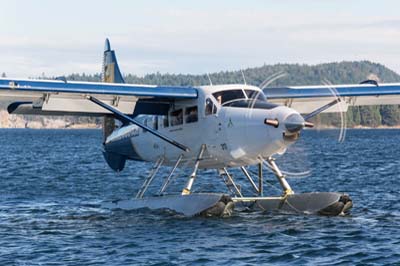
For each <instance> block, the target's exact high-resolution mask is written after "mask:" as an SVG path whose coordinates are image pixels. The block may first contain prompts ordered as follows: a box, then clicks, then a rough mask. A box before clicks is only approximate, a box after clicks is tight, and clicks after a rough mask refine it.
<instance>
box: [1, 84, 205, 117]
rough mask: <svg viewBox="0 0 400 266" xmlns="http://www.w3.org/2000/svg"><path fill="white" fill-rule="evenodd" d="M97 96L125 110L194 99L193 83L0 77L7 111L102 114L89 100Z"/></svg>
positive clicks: (141, 110)
mask: <svg viewBox="0 0 400 266" xmlns="http://www.w3.org/2000/svg"><path fill="white" fill-rule="evenodd" d="M89 96H92V97H96V98H97V99H99V100H100V101H102V102H104V103H105V104H108V105H110V106H113V107H114V108H116V109H118V110H119V111H120V112H122V113H124V114H130V115H131V114H133V113H134V112H135V113H136V114H140V113H150V114H151V113H162V112H163V110H164V111H165V110H166V109H167V107H168V106H169V104H170V103H172V102H174V101H178V100H184V99H196V98H197V96H198V93H197V89H195V88H193V87H173V86H171V87H168V86H152V85H132V84H122V83H93V82H66V81H65V80H27V79H4V78H1V79H0V101H7V102H11V104H10V105H9V106H8V111H9V113H14V114H40V115H46V114H47V115H65V114H68V115H93V116H96V115H103V114H108V113H110V112H109V111H108V110H106V109H104V108H101V107H100V106H99V105H96V104H94V103H93V102H92V101H90V100H88V97H89Z"/></svg>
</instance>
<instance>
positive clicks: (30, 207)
mask: <svg viewBox="0 0 400 266" xmlns="http://www.w3.org/2000/svg"><path fill="white" fill-rule="evenodd" d="M336 136H337V132H335V131H334V130H328V131H306V132H304V134H303V136H302V138H301V140H300V141H299V142H298V143H296V145H294V146H293V147H291V148H290V149H289V150H288V153H287V154H286V155H285V156H283V157H282V158H279V159H278V163H279V164H280V166H281V168H282V169H284V170H288V171H291V172H296V171H297V172H302V171H311V173H310V175H309V176H308V177H304V178H292V179H290V180H289V181H290V183H291V185H292V187H293V189H294V190H295V191H296V192H308V191H341V192H346V193H349V194H350V196H351V197H352V199H353V202H354V207H353V209H352V212H351V215H349V216H347V217H322V216H317V215H293V214H286V213H263V212H245V213H235V214H234V215H233V216H232V217H229V218H200V217H195V218H186V217H182V216H180V215H177V214H174V213H172V212H151V211H145V210H144V211H110V210H106V209H102V208H101V203H102V202H103V201H110V200H115V199H126V198H130V197H132V196H133V195H135V193H136V191H137V189H138V187H139V186H140V181H141V179H142V178H143V177H144V176H145V175H146V171H147V170H148V169H149V168H150V167H151V164H148V163H141V162H129V163H128V164H127V167H126V169H125V170H124V171H123V172H122V173H119V174H115V173H114V172H112V171H111V170H110V169H109V168H108V167H107V166H106V164H105V162H104V160H103V158H102V155H101V150H100V143H101V132H100V131H98V130H25V129H23V130H18V129H2V130H0V162H1V166H0V181H1V183H0V265H400V193H399V190H400V156H399V155H400V145H399V143H400V130H348V131H347V139H346V141H345V142H344V143H342V144H338V143H337V142H336V141H335V137H336ZM167 172H168V169H162V171H161V172H160V175H159V176H158V179H157V180H156V181H155V182H154V185H153V186H152V187H151V188H150V190H149V193H152V192H154V191H157V189H158V188H159V185H160V182H161V180H162V178H161V177H163V176H165V174H166V173H167ZM233 173H234V174H235V176H236V178H237V179H238V181H239V182H240V180H242V179H241V177H240V174H239V172H237V171H233ZM181 174H182V175H185V174H187V171H185V170H182V171H181ZM266 179H267V180H266V185H265V193H266V194H279V193H280V192H279V190H277V186H278V185H277V184H276V182H275V180H274V178H273V176H272V175H271V174H267V176H266ZM184 182H185V178H177V179H176V180H175V182H174V184H173V186H172V187H171V188H170V190H169V191H170V192H171V193H173V192H174V191H175V192H177V191H179V190H180V189H181V188H182V186H183V184H184ZM242 186H243V190H244V191H247V193H248V194H250V193H251V192H250V190H249V189H248V187H247V186H246V185H245V184H244V183H243V185H242ZM195 188H196V190H197V191H225V188H224V186H223V184H222V182H221V180H220V179H219V178H218V177H217V176H216V174H215V172H214V171H210V170H208V171H202V172H200V174H199V177H198V179H197V180H196V183H195Z"/></svg>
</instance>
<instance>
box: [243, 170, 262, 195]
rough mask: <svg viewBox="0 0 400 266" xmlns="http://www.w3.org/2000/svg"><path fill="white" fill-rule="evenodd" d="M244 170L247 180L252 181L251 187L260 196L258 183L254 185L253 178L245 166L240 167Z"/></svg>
mask: <svg viewBox="0 0 400 266" xmlns="http://www.w3.org/2000/svg"><path fill="white" fill-rule="evenodd" d="M240 169H241V170H242V172H243V174H244V175H245V176H246V177H247V179H248V180H249V181H250V184H251V186H252V187H253V189H254V191H255V192H256V193H257V194H258V193H260V190H259V189H258V187H257V185H256V183H254V181H253V178H251V176H250V174H249V172H248V171H247V170H246V168H244V166H242V167H240Z"/></svg>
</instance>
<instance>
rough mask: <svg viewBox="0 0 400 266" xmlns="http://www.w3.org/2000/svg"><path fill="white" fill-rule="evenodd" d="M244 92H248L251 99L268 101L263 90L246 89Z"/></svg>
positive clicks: (247, 94)
mask: <svg viewBox="0 0 400 266" xmlns="http://www.w3.org/2000/svg"><path fill="white" fill-rule="evenodd" d="M244 92H245V93H246V96H247V98H249V99H251V100H257V101H263V102H265V101H266V99H265V96H264V93H262V92H261V91H255V90H244Z"/></svg>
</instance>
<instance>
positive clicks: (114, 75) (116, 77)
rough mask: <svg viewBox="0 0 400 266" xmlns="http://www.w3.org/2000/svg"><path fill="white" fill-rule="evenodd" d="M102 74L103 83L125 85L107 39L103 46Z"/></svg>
mask: <svg viewBox="0 0 400 266" xmlns="http://www.w3.org/2000/svg"><path fill="white" fill-rule="evenodd" d="M102 74H103V82H107V83H125V80H124V78H123V77H122V74H121V71H120V70H119V66H118V62H117V57H116V56H115V51H114V50H111V45H110V41H109V40H108V39H106V42H105V45H104V57H103V69H102Z"/></svg>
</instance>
